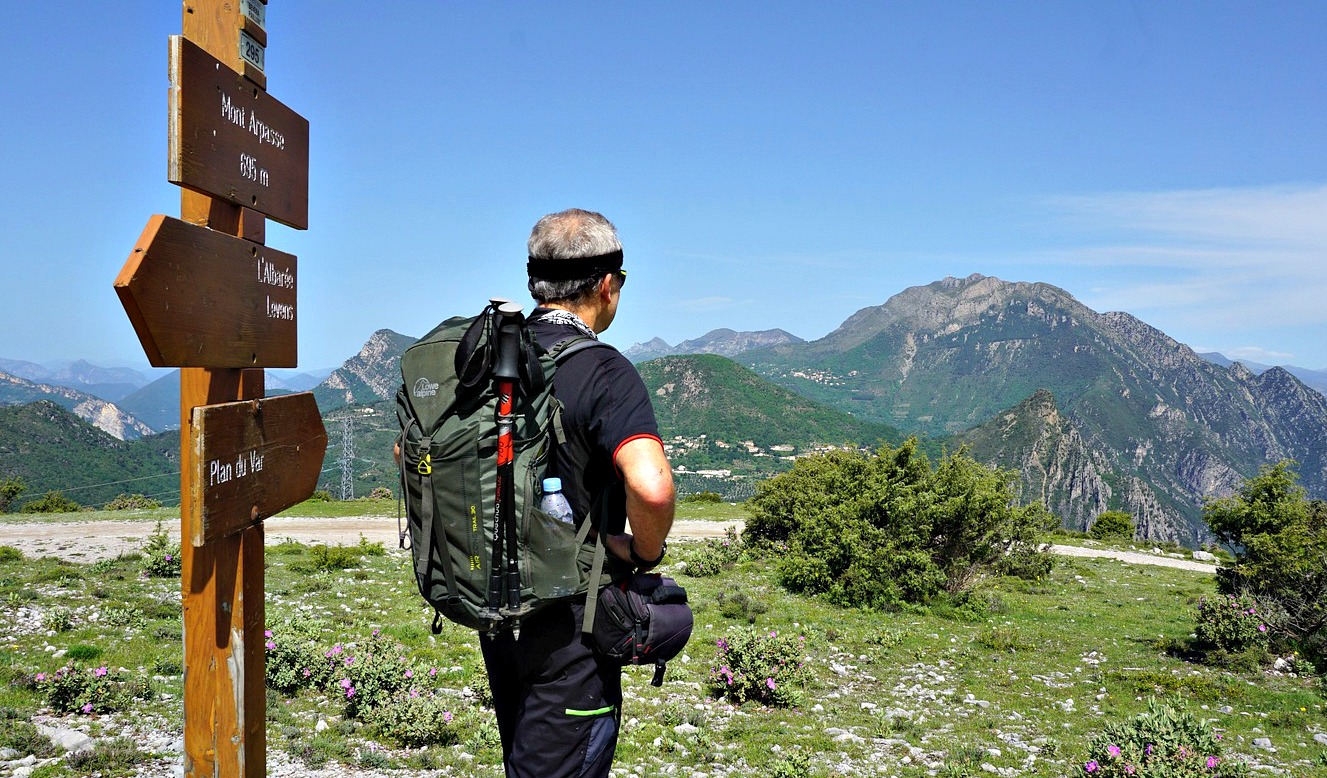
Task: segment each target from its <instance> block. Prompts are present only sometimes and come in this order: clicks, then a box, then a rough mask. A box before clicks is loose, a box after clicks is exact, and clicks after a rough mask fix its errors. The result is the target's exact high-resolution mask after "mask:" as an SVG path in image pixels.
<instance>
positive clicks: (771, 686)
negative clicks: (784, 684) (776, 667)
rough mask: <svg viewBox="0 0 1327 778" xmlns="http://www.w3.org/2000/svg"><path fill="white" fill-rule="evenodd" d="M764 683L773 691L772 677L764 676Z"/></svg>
mask: <svg viewBox="0 0 1327 778" xmlns="http://www.w3.org/2000/svg"><path fill="white" fill-rule="evenodd" d="M765 685H766V686H768V687H769V688H770V690H771V691H773V689H774V679H773V678H766V679H765Z"/></svg>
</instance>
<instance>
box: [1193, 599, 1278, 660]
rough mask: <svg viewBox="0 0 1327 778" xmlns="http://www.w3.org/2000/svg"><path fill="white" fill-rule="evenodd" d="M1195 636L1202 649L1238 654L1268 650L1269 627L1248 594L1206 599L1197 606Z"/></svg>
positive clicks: (1255, 602) (1254, 601)
mask: <svg viewBox="0 0 1327 778" xmlns="http://www.w3.org/2000/svg"><path fill="white" fill-rule="evenodd" d="M1197 622H1198V623H1197V625H1196V626H1195V627H1194V636H1195V637H1196V639H1197V641H1198V645H1199V646H1200V647H1203V648H1209V649H1218V650H1221V651H1225V652H1227V653H1232V654H1237V653H1243V652H1245V651H1249V650H1250V649H1253V650H1257V651H1264V650H1266V649H1267V623H1266V622H1265V621H1263V617H1262V614H1260V613H1259V612H1258V602H1257V600H1255V599H1254V598H1252V597H1250V596H1249V595H1247V594H1241V595H1233V594H1231V595H1227V596H1225V597H1210V598H1209V597H1204V598H1203V599H1201V600H1200V601H1199V602H1198V613H1197Z"/></svg>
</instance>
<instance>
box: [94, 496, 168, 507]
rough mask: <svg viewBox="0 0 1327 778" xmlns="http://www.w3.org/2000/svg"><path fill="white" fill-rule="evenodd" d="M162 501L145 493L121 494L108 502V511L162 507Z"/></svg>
mask: <svg viewBox="0 0 1327 778" xmlns="http://www.w3.org/2000/svg"><path fill="white" fill-rule="evenodd" d="M160 507H161V501H160V500H154V499H152V498H151V497H148V496H147V495H145V494H120V495H116V497H115V499H113V500H111V501H110V502H108V503H106V508H105V509H106V510H108V511H131V510H149V509H152V508H160Z"/></svg>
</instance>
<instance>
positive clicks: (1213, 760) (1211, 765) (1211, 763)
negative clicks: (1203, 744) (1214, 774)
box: [1207, 756, 1221, 770]
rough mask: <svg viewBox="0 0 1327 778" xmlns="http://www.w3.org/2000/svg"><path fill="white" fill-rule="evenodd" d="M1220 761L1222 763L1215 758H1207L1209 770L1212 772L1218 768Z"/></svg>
mask: <svg viewBox="0 0 1327 778" xmlns="http://www.w3.org/2000/svg"><path fill="white" fill-rule="evenodd" d="M1220 761H1221V760H1220V759H1217V758H1216V757H1214V756H1209V757H1207V769H1208V770H1211V769H1212V768H1214V767H1216V764H1217V762H1220Z"/></svg>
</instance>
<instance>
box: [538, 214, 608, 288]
mask: <svg viewBox="0 0 1327 778" xmlns="http://www.w3.org/2000/svg"><path fill="white" fill-rule="evenodd" d="M526 248H527V249H528V250H529V254H530V256H531V257H533V258H535V259H580V258H582V257H597V256H599V255H600V254H610V253H612V252H614V251H621V250H622V241H620V240H618V237H617V228H616V227H614V226H613V223H612V222H610V221H609V220H608V219H605V218H604V216H603V214H599V213H595V212H594V211H583V210H581V209H580V208H569V209H567V210H565V211H560V212H558V213H550V214H549V215H547V216H545V217H544V218H542V219H540V220H539V221H538V222H537V223H536V224H535V226H534V229H533V230H531V231H530V240H529V241H528V242H527V243H526ZM601 278H603V274H602V273H600V274H596V275H594V276H592V277H590V278H580V279H570V280H560V281H550V280H545V279H542V278H531V279H530V284H529V286H530V294H531V296H533V297H534V299H535V300H537V301H538V302H540V303H551V302H574V301H576V300H579V299H581V298H582V297H583V296H585V295H586V294H587V293H588V292H590V290H592V289H593V288H594V287H595V285H596V284H598V283H599V279H601Z"/></svg>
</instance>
